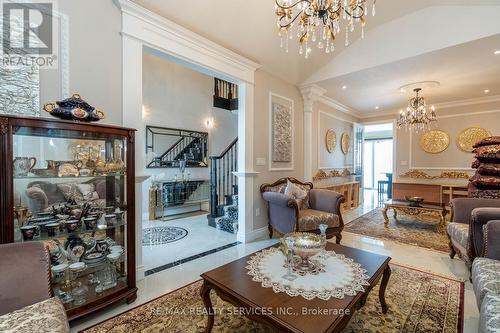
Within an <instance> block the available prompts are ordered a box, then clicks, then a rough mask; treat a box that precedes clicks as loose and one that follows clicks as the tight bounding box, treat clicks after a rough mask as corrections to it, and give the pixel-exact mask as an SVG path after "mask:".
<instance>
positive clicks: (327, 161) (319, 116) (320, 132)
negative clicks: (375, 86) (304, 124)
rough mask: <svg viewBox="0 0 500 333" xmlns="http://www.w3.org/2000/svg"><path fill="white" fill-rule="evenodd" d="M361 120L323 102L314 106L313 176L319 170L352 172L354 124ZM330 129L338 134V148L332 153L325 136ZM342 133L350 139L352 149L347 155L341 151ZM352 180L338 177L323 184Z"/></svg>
mask: <svg viewBox="0 0 500 333" xmlns="http://www.w3.org/2000/svg"><path fill="white" fill-rule="evenodd" d="M357 122H359V119H357V118H356V117H354V116H352V115H349V114H347V113H345V112H341V111H339V110H336V109H334V108H332V107H331V106H329V105H326V104H324V103H321V102H315V103H314V105H313V147H312V159H313V168H312V169H313V176H314V174H316V172H317V171H319V169H323V170H324V171H325V172H328V171H330V170H333V169H335V170H342V169H345V168H348V169H349V170H351V171H352V167H353V164H354V154H353V144H354V124H355V123H357ZM328 129H333V130H334V131H335V133H336V134H337V146H336V147H335V149H334V151H333V152H332V153H329V152H328V151H327V149H326V144H325V136H326V132H327V131H328ZM342 133H347V134H348V135H349V138H350V148H349V152H348V153H347V154H344V153H342V151H341V149H340V140H341V137H342ZM347 180H350V177H349V178H344V177H336V178H335V179H329V180H328V181H323V182H322V184H323V183H337V182H343V181H347Z"/></svg>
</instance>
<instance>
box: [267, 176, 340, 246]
mask: <svg viewBox="0 0 500 333" xmlns="http://www.w3.org/2000/svg"><path fill="white" fill-rule="evenodd" d="M288 181H290V182H292V183H294V184H296V185H299V186H300V187H301V188H303V189H304V190H306V191H307V192H308V195H307V197H306V198H305V199H304V201H305V202H303V203H302V204H301V203H299V202H298V200H295V199H292V198H290V197H289V196H287V195H285V194H284V190H285V188H286V185H287V182H288ZM260 191H261V193H262V197H263V198H264V200H265V201H267V202H268V205H269V211H268V215H269V225H268V228H269V237H273V231H277V232H279V233H281V234H286V233H289V232H293V231H307V232H314V233H319V225H320V224H326V225H328V228H327V230H326V235H327V238H332V237H333V236H335V241H336V242H337V244H339V243H340V240H341V239H342V235H341V232H342V229H344V221H343V220H342V215H341V212H340V205H341V204H342V203H343V202H344V201H345V198H344V196H343V195H342V194H340V193H338V192H335V191H330V190H316V189H313V184H312V183H302V182H300V181H298V180H297V179H295V178H281V179H279V180H278V181H276V182H274V183H273V184H263V185H261V187H260Z"/></svg>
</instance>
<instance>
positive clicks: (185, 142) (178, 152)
mask: <svg viewBox="0 0 500 333" xmlns="http://www.w3.org/2000/svg"><path fill="white" fill-rule="evenodd" d="M206 145H207V138H206V136H183V137H182V138H180V139H179V140H178V141H177V142H176V143H175V144H173V145H172V146H171V147H170V148H169V149H168V150H167V151H166V152H164V153H163V154H161V155H160V156H159V157H156V158H155V159H153V161H151V162H150V163H149V165H148V166H149V167H175V166H178V164H179V161H180V160H186V166H188V167H189V166H190V164H191V163H192V162H193V161H200V160H203V150H204V147H205V146H206ZM195 163H196V164H197V163H198V162H195Z"/></svg>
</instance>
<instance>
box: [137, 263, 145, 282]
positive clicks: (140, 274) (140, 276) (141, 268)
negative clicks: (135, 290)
mask: <svg viewBox="0 0 500 333" xmlns="http://www.w3.org/2000/svg"><path fill="white" fill-rule="evenodd" d="M144 272H145V268H144V265H140V266H137V267H136V268H135V280H136V281H141V280H144V278H145V276H144Z"/></svg>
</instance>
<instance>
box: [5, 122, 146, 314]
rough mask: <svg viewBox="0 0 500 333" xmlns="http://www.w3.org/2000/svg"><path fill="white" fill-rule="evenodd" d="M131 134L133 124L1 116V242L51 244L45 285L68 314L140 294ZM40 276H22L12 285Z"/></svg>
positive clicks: (22, 262)
mask: <svg viewBox="0 0 500 333" xmlns="http://www.w3.org/2000/svg"><path fill="white" fill-rule="evenodd" d="M134 137H135V130H134V129H131V128H123V127H117V126H109V125H100V124H89V123H81V122H74V121H63V120H55V119H52V118H51V119H47V118H28V117H23V118H21V117H15V116H7V115H2V116H0V188H1V189H2V191H0V243H20V244H23V245H26V246H28V245H29V244H30V243H31V242H33V241H42V242H43V243H44V244H45V246H47V247H49V251H50V264H51V267H50V271H51V273H52V278H51V280H50V288H52V289H53V291H54V295H55V296H57V297H58V298H59V299H60V300H61V302H62V303H63V304H64V308H65V309H66V315H67V316H68V318H69V320H73V319H76V318H79V317H82V316H85V315H88V314H90V313H92V312H95V311H97V310H100V309H102V308H104V307H106V306H109V305H111V304H113V303H116V302H118V301H124V300H126V301H127V302H128V303H131V302H133V301H134V300H135V299H136V298H137V288H136V276H135V274H136V263H135V163H134V161H135V149H134ZM89 146H94V147H95V146H98V147H99V148H98V149H97V150H92V149H91V148H89ZM75 149H76V150H75ZM84 153H85V154H84ZM26 211H27V212H26ZM25 212H26V213H25ZM20 213H22V214H20ZM28 260H29V258H27V257H26V258H24V259H19V260H18V262H17V263H16V264H15V265H14V266H13V269H17V266H19V265H25V264H26V263H25V261H28ZM5 271H8V269H4V268H3V267H2V269H1V272H2V274H0V275H3V274H4V272H5ZM39 274H42V273H39ZM43 277H44V278H46V277H47V272H43ZM38 278H39V277H38V276H35V273H32V274H31V275H30V276H29V277H28V276H27V277H26V278H25V279H24V280H25V281H24V282H23V283H22V284H21V285H19V283H20V282H22V281H23V279H21V278H20V279H19V280H18V285H19V287H18V288H13V289H12V290H13V292H14V293H16V292H18V293H19V294H21V292H22V290H24V289H26V288H29V287H30V284H31V283H32V282H31V281H32V280H35V279H38ZM0 280H1V278H0ZM47 286H49V285H48V282H47Z"/></svg>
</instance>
